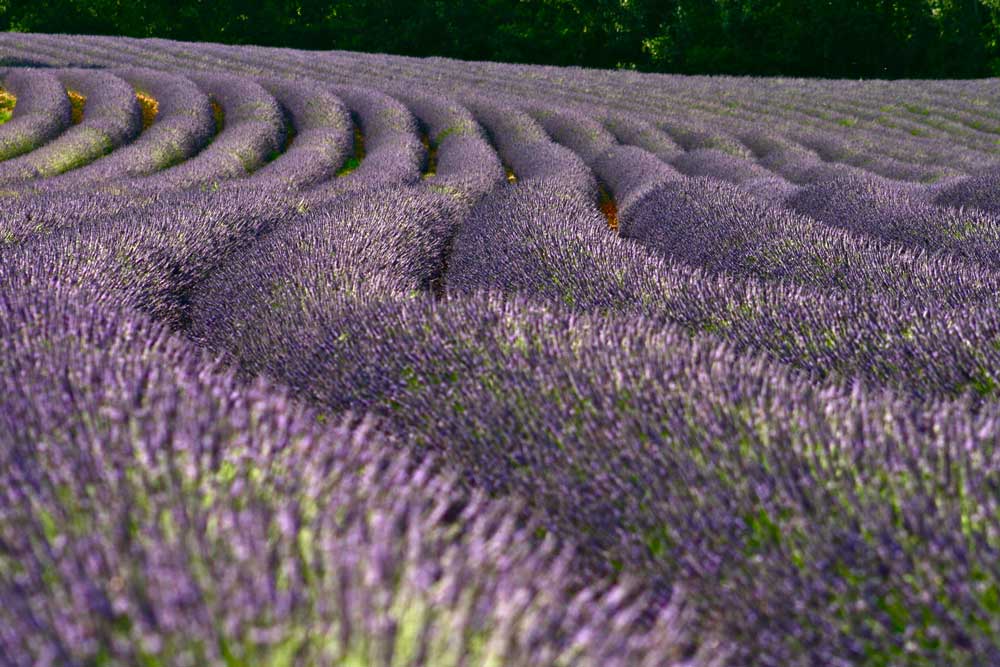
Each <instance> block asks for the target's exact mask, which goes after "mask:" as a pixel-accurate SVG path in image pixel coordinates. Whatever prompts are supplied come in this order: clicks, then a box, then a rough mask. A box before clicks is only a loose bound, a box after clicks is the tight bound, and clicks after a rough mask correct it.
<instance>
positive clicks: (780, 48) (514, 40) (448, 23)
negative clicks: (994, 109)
mask: <svg viewBox="0 0 1000 667" xmlns="http://www.w3.org/2000/svg"><path fill="white" fill-rule="evenodd" d="M487 26H488V27H489V29H484V28H485V27H487ZM0 28H3V29H12V30H19V31H26V32H50V33H90V34H120V35H129V36H133V37H154V36H155V37H167V38H171V39H179V40H196V41H214V42H224V43H230V44H264V45H271V46H292V47H296V48H311V49H331V48H333V49H342V50H351V51H369V52H380V53H398V54H402V55H412V56H445V57H451V58H461V59H466V60H495V61H504V62H533V63H547V64H554V65H582V66H586V67H601V68H615V67H624V68H638V69H642V70H647V71H661V72H662V71H668V72H683V73H727V74H786V75H798V76H824V77H858V76H863V77H878V78H894V77H942V76H946V77H979V76H988V75H990V74H996V73H997V72H1000V42H998V35H1000V4H998V3H997V2H996V0H837V2H826V1H821V0H752V1H748V0H632V1H630V2H622V1H619V0H582V1H581V0H578V1H576V2H570V1H568V0H522V1H521V2H509V1H508V0H479V1H477V2H464V1H458V0H320V1H317V2H301V0H263V1H261V2H253V3H246V2H242V1H241V0H219V1H217V2H201V1H200V0H178V1H176V2H157V1H155V0H136V1H135V2H127V3H120V2H112V1H111V0H54V1H52V2H45V3H41V2H37V1H36V0H11V1H10V2H6V3H3V4H0Z"/></svg>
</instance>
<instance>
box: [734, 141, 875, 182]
mask: <svg viewBox="0 0 1000 667" xmlns="http://www.w3.org/2000/svg"><path fill="white" fill-rule="evenodd" d="M738 136H739V139H740V141H741V142H743V144H744V145H745V146H747V147H748V148H749V149H750V150H751V151H752V152H753V154H754V157H755V158H756V159H757V162H758V164H760V165H761V166H762V167H764V168H765V169H767V170H768V171H771V172H773V173H775V174H778V175H780V176H781V177H783V178H785V179H787V180H788V181H791V182H792V183H795V184H797V185H800V186H801V185H806V184H810V183H818V182H823V181H829V180H833V179H836V178H840V177H843V176H847V175H849V174H854V173H862V172H861V170H860V169H858V168H857V167H851V166H849V165H846V164H842V163H837V162H824V161H823V159H822V158H821V157H820V156H819V154H818V153H816V151H814V150H812V149H809V148H806V147H805V146H802V145H800V144H797V143H795V142H794V141H791V140H789V139H787V138H784V137H779V136H777V134H776V133H775V132H774V131H762V130H760V129H755V128H751V129H748V130H746V131H744V132H741V133H740V134H739V135H738Z"/></svg>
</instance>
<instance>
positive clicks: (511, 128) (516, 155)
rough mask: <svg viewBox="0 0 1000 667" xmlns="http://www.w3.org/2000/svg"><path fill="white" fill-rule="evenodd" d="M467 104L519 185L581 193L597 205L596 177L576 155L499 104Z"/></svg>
mask: <svg viewBox="0 0 1000 667" xmlns="http://www.w3.org/2000/svg"><path fill="white" fill-rule="evenodd" d="M464 102H465V104H466V106H467V107H469V109H470V110H471V111H472V112H473V114H475V116H476V120H478V121H479V122H480V123H481V124H482V126H483V128H484V129H485V130H486V131H487V132H489V134H490V137H491V139H492V140H493V145H494V146H496V149H497V153H499V155H500V158H501V159H502V160H503V161H504V162H505V163H506V164H507V165H509V166H510V168H511V169H512V170H513V172H514V175H515V176H516V178H517V180H518V181H519V182H522V181H523V182H527V183H535V184H542V185H544V186H546V187H551V188H555V189H560V190H565V191H567V192H575V193H582V194H584V195H585V196H586V197H588V198H589V199H591V200H593V201H595V202H596V201H597V195H598V189H597V181H596V180H594V175H593V173H592V172H591V171H590V169H589V168H588V167H587V165H585V164H584V163H583V161H582V160H581V159H580V158H579V157H578V156H577V155H576V154H575V153H573V151H571V150H569V149H568V148H566V147H564V146H560V145H558V144H556V143H554V142H553V141H552V140H551V139H549V137H548V135H547V134H546V133H545V130H544V129H542V127H541V125H539V124H538V122H537V121H535V120H534V119H533V118H531V117H530V116H529V115H528V114H526V113H525V112H523V111H520V110H518V109H517V107H516V106H514V105H512V104H508V103H506V102H498V101H497V100H484V99H480V98H469V99H466V100H464Z"/></svg>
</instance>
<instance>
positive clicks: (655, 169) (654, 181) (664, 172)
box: [590, 145, 683, 220]
mask: <svg viewBox="0 0 1000 667" xmlns="http://www.w3.org/2000/svg"><path fill="white" fill-rule="evenodd" d="M590 166H591V168H592V169H593V170H594V174H595V175H597V177H598V178H600V179H601V182H602V183H604V184H605V185H607V187H608V189H609V190H610V191H611V195H612V196H613V197H614V202H615V205H616V207H617V215H618V220H622V219H625V218H628V217H629V216H630V215H632V207H633V206H634V205H635V204H636V203H638V202H639V201H641V200H642V198H643V197H644V196H645V195H646V193H648V192H650V191H651V190H653V189H655V188H658V187H660V186H662V185H663V184H665V183H671V182H674V181H679V180H681V179H682V178H683V176H682V175H681V174H680V173H678V172H677V170H676V169H674V168H673V167H671V166H670V165H668V164H666V163H665V162H663V160H661V159H660V158H659V157H657V156H656V155H654V154H653V153H651V152H649V151H647V150H644V149H642V148H639V147H637V146H620V145H619V146H613V147H611V148H609V149H608V150H606V151H604V152H603V153H602V154H600V155H598V156H597V157H596V158H595V159H594V161H593V162H592V163H591V165H590Z"/></svg>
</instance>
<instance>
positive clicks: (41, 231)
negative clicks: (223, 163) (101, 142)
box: [0, 187, 159, 250]
mask: <svg viewBox="0 0 1000 667" xmlns="http://www.w3.org/2000/svg"><path fill="white" fill-rule="evenodd" d="M158 198H159V197H158V196H157V195H155V194H154V195H152V196H141V195H137V194H136V193H132V192H127V193H126V192H117V191H113V188H112V189H109V190H105V191H102V190H96V189H89V188H86V187H84V188H80V189H79V190H70V191H44V192H41V193H34V192H32V191H31V190H28V189H25V190H22V191H20V192H18V193H17V196H10V197H4V199H3V200H2V201H3V210H4V214H3V216H0V250H3V249H5V248H9V247H13V246H16V245H19V244H21V243H23V242H25V241H28V240H30V239H32V238H34V237H42V236H45V235H49V234H52V233H53V232H59V231H61V230H72V229H85V228H86V227H88V226H90V225H92V224H98V223H103V222H105V221H108V220H112V219H114V218H116V217H119V216H122V215H124V216H130V215H133V214H135V213H137V212H138V211H139V210H141V209H143V208H145V207H147V206H150V205H152V204H154V203H155V202H156V201H157V200H158Z"/></svg>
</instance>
